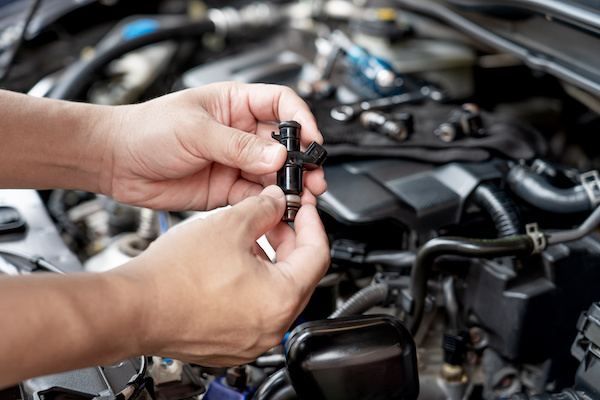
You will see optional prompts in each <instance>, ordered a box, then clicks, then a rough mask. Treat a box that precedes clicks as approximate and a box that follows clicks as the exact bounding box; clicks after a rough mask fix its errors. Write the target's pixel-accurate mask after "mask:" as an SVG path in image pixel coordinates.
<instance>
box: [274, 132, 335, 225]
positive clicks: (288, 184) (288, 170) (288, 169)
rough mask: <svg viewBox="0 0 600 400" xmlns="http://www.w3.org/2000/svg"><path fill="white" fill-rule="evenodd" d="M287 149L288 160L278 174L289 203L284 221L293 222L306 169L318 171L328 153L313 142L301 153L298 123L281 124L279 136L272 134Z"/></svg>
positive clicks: (298, 206) (298, 205) (280, 184)
mask: <svg viewBox="0 0 600 400" xmlns="http://www.w3.org/2000/svg"><path fill="white" fill-rule="evenodd" d="M271 136H272V137H273V139H276V140H277V141H279V143H281V144H282V145H284V146H285V148H286V149H287V160H286V161H285V164H284V165H283V167H282V168H281V169H280V170H279V171H278V172H277V185H279V187H280V188H281V189H283V192H284V193H285V200H286V202H287V206H286V210H285V214H284V215H283V220H284V221H288V222H292V221H294V218H295V217H296V213H297V212H298V209H299V208H300V195H301V194H302V188H303V184H302V175H303V173H304V170H305V169H316V168H319V167H320V166H322V165H323V163H324V162H325V159H326V158H327V151H326V150H325V149H324V148H323V147H321V146H320V145H319V144H318V143H317V142H312V143H311V144H310V146H308V148H307V149H306V151H305V152H304V153H303V152H301V151H300V124H299V123H297V122H296V121H284V122H281V123H280V124H279V135H276V134H275V132H272V133H271Z"/></svg>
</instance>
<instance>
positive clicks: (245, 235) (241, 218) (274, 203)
mask: <svg viewBox="0 0 600 400" xmlns="http://www.w3.org/2000/svg"><path fill="white" fill-rule="evenodd" d="M284 211H285V196H284V193H283V190H281V188H280V187H279V186H276V185H272V186H267V187H266V188H264V189H263V191H262V192H261V193H260V195H258V196H253V197H249V198H247V199H245V200H243V201H242V202H240V203H238V204H236V205H234V206H232V207H231V208H230V209H229V210H225V211H224V212H220V213H216V214H215V215H214V217H215V223H216V225H217V226H227V224H228V223H229V224H234V225H235V226H234V228H233V229H230V232H231V235H233V236H238V237H237V239H239V240H240V243H246V244H248V245H249V246H252V245H254V243H255V242H256V240H258V238H260V237H261V236H262V235H264V234H265V233H267V232H268V231H269V230H270V229H272V228H273V227H275V225H277V224H278V223H279V222H281V218H282V217H283V212H284ZM219 218H221V220H218V219H219ZM230 226H231V225H230Z"/></svg>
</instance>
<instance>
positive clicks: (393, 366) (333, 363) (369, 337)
mask: <svg viewBox="0 0 600 400" xmlns="http://www.w3.org/2000/svg"><path fill="white" fill-rule="evenodd" d="M286 365H287V371H288V374H289V377H290V381H291V382H292V385H293V386H294V389H295V390H296V393H297V395H298V398H300V399H301V400H337V399H340V400H341V399H344V400H359V399H360V400H379V399H381V400H384V399H385V400H394V399H396V400H414V399H416V398H417V396H418V394H419V377H418V372H417V359H416V347H415V343H414V340H413V338H412V336H411V334H410V333H409V331H408V329H407V328H406V327H405V326H404V325H403V324H402V323H401V322H400V321H399V320H397V319H396V318H394V317H392V316H390V315H361V316H353V317H344V318H339V319H328V320H319V321H311V322H306V323H304V324H302V325H299V326H298V327H297V328H296V329H294V330H293V331H292V333H291V334H290V337H289V339H288V341H287V344H286Z"/></svg>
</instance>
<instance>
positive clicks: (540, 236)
mask: <svg viewBox="0 0 600 400" xmlns="http://www.w3.org/2000/svg"><path fill="white" fill-rule="evenodd" d="M525 233H527V236H529V237H530V238H531V240H532V241H533V250H532V251H531V254H539V253H541V252H542V251H544V249H545V248H546V246H547V245H548V243H547V242H546V235H544V232H540V230H539V228H538V224H537V222H532V223H530V224H527V225H525Z"/></svg>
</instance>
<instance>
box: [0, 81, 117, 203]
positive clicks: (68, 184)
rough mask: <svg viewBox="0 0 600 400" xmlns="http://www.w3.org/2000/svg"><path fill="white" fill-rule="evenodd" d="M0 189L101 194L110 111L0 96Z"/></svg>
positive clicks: (5, 93)
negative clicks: (106, 127) (59, 189)
mask: <svg viewBox="0 0 600 400" xmlns="http://www.w3.org/2000/svg"><path fill="white" fill-rule="evenodd" d="M0 106H1V107H0V124H1V125H0V126H1V129H0V142H1V143H2V154H1V156H0V187H4V188H9V187H10V188H32V189H51V188H58V187H60V188H68V189H82V190H88V191H92V192H97V191H98V190H99V179H100V176H99V172H100V165H102V162H103V157H105V156H106V154H107V152H106V151H105V149H106V148H107V145H108V132H106V133H107V134H106V135H102V134H95V133H96V132H98V133H101V132H102V129H103V128H102V126H103V125H104V124H105V122H106V120H107V119H108V118H109V117H110V114H111V112H112V110H111V108H110V107H101V106H95V105H90V104H84V103H76V102H67V101H59V100H51V99H40V98H35V97H32V96H28V95H24V94H21V93H15V92H10V91H5V90H0Z"/></svg>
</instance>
